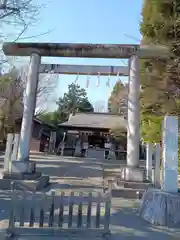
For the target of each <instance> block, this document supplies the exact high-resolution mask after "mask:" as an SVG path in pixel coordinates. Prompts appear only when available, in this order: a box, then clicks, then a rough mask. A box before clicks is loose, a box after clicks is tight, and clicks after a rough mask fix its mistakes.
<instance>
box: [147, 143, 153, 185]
mask: <svg viewBox="0 0 180 240" xmlns="http://www.w3.org/2000/svg"><path fill="white" fill-rule="evenodd" d="M152 156H153V146H152V143H150V142H147V144H146V179H147V180H150V181H152Z"/></svg>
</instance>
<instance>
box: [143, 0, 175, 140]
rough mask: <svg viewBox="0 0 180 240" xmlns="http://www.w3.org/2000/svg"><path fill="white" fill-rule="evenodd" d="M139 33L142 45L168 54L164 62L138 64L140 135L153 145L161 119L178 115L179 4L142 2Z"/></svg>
mask: <svg viewBox="0 0 180 240" xmlns="http://www.w3.org/2000/svg"><path fill="white" fill-rule="evenodd" d="M140 31H141V34H142V36H143V39H142V44H149V43H153V44H160V45H166V46H167V47H169V48H170V50H171V53H172V56H171V57H170V58H169V59H167V60H158V59H156V60H142V61H141V86H142V92H141V132H142V136H143V138H144V139H146V140H148V139H147V132H148V136H149V140H152V139H153V138H154V139H155V140H156V141H157V140H158V139H159V140H160V137H161V134H160V129H161V118H162V116H164V115H165V114H174V115H179V114H180V112H179V109H180V108H179V107H180V105H179V103H180V74H179V71H180V70H179V69H180V68H179V67H180V0H171V1H170V0H169V1H164V0H151V1H150V0H145V1H144V5H143V9H142V23H141V25H140Z"/></svg>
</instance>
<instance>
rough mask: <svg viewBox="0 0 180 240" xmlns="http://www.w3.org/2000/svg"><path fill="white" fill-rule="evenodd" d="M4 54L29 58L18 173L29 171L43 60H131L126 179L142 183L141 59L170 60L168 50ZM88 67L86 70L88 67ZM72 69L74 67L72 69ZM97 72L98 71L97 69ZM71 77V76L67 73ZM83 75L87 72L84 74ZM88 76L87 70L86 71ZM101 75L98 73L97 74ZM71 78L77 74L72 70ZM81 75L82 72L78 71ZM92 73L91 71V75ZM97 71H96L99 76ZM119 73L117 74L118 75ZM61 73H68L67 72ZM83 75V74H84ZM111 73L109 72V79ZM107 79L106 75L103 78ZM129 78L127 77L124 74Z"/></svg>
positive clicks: (91, 47) (44, 49) (47, 48)
mask: <svg viewBox="0 0 180 240" xmlns="http://www.w3.org/2000/svg"><path fill="white" fill-rule="evenodd" d="M3 51H4V53H5V54H6V55H11V56H30V64H29V69H28V73H27V86H26V92H25V93H26V94H25V95H26V97H25V102H24V112H23V120H22V127H21V138H20V146H19V147H20V160H21V161H20V162H19V163H18V161H16V163H14V164H15V165H16V168H19V171H21V169H23V171H25V170H26V171H27V172H28V171H29V168H31V167H32V166H31V164H30V161H29V145H30V139H31V132H32V120H33V116H34V110H35V103H36V91H37V84H38V74H39V72H41V71H40V70H41V69H39V67H40V62H41V57H43V56H49V57H81V58H115V59H121V58H128V59H129V93H128V123H127V167H126V168H124V174H123V175H124V178H125V179H126V180H132V181H142V180H143V173H142V172H141V171H140V169H139V139H140V136H139V125H140V118H139V116H140V106H139V93H140V71H139V59H140V58H145V59H146V58H168V57H169V50H168V49H167V48H166V47H163V46H154V45H153V46H140V45H121V44H115V45H108V44H70V43H8V42H6V43H4V45H3ZM86 67H87V66H86ZM71 68H72V67H71ZM96 70H97V69H96ZM67 71H68V73H69V72H70V71H69V70H67ZM83 71H84V72H83ZM83 71H82V72H83V73H87V70H86V71H85V70H83ZM98 71H99V70H98ZM71 72H72V74H73V73H77V72H78V71H77V68H76V70H75V72H73V70H72V69H71ZM79 72H80V71H79ZM91 72H92V71H91ZM96 72H97V71H95V74H96ZM99 72H100V71H99ZM115 72H116V73H117V71H115ZM62 73H65V71H64V72H63V70H62ZM83 73H82V74H83ZM108 74H111V71H110V72H109V71H108V72H107V75H108ZM104 75H105V74H104ZM125 75H126V74H125Z"/></svg>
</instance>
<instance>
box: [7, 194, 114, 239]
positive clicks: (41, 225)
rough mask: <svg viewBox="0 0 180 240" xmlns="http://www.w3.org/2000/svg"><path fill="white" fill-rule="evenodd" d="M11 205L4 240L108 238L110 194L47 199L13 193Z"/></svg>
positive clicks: (47, 196)
mask: <svg viewBox="0 0 180 240" xmlns="http://www.w3.org/2000/svg"><path fill="white" fill-rule="evenodd" d="M11 201H12V204H11V205H12V209H11V210H10V218H9V227H8V229H7V238H8V239H14V238H15V239H17V238H18V236H50V237H54V236H60V237H62V238H63V237H65V236H67V237H73V236H74V235H75V236H76V237H78V238H77V239H81V238H83V239H84V238H86V239H89V238H91V239H92V238H93V237H96V238H95V239H97V238H98V239H102V238H106V239H107V238H108V236H109V235H110V230H109V223H110V207H111V196H110V193H106V194H103V193H96V192H93V193H82V192H80V193H77V192H69V193H66V192H58V193H55V192H54V191H53V192H52V194H50V195H48V194H40V193H39V194H38V193H30V192H24V193H23V194H22V192H21V194H20V192H19V191H16V190H13V191H12V200H11ZM63 239H64V238H63ZM67 239H69V238H67Z"/></svg>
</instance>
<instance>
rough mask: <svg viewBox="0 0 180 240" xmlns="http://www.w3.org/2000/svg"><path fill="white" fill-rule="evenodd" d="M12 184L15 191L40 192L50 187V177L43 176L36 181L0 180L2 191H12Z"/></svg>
mask: <svg viewBox="0 0 180 240" xmlns="http://www.w3.org/2000/svg"><path fill="white" fill-rule="evenodd" d="M12 182H13V183H14V189H16V190H21V191H40V190H42V189H44V188H45V187H47V186H48V184H49V176H41V177H39V178H38V179H36V180H12V179H0V189H3V190H11V187H12Z"/></svg>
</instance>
